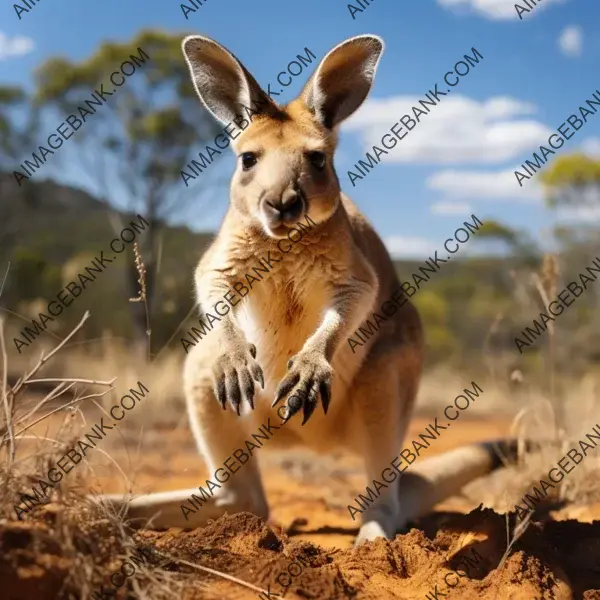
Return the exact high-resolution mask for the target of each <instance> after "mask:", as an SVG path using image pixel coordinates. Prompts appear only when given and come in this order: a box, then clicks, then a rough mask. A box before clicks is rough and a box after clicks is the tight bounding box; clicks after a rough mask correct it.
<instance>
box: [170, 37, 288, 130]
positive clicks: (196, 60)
mask: <svg viewBox="0 0 600 600" xmlns="http://www.w3.org/2000/svg"><path fill="white" fill-rule="evenodd" d="M181 48H182V50H183V55H184V56H185V60H186V62H187V64H188V67H189V68H190V74H191V77H192V81H193V82H194V87H195V88H196V92H198V96H200V100H201V101H202V103H203V104H204V106H205V107H206V108H207V109H208V111H209V112H211V113H212V114H213V116H214V117H216V118H217V119H218V120H219V121H222V122H223V123H229V122H231V121H233V119H235V118H237V117H239V116H241V115H243V114H245V113H243V109H244V107H246V108H251V109H252V110H253V111H254V112H257V113H259V114H266V113H269V112H270V113H273V114H274V113H277V112H278V108H277V105H276V104H275V103H274V102H273V101H272V100H271V99H270V98H269V97H268V96H267V94H266V93H265V92H264V91H263V90H262V89H261V87H260V85H258V83H257V82H256V79H254V77H252V75H251V74H250V73H249V72H248V70H247V69H246V67H244V65H243V64H242V63H241V62H240V61H239V60H238V59H237V58H236V57H235V56H234V55H233V54H232V53H231V52H229V50H227V49H226V48H224V47H223V46H221V45H220V44H217V42H215V41H214V40H211V39H209V38H206V37H202V36H199V35H189V36H187V37H186V38H185V39H184V40H183V42H182V44H181ZM246 114H247V113H246Z"/></svg>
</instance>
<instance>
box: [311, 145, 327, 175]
mask: <svg viewBox="0 0 600 600" xmlns="http://www.w3.org/2000/svg"><path fill="white" fill-rule="evenodd" d="M308 160H310V162H311V164H312V165H313V167H315V169H318V170H319V171H322V170H323V169H324V168H325V162H326V160H327V157H326V156H325V154H324V153H323V152H318V151H316V150H315V151H314V152H309V154H308Z"/></svg>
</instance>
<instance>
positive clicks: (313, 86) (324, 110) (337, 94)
mask: <svg viewBox="0 0 600 600" xmlns="http://www.w3.org/2000/svg"><path fill="white" fill-rule="evenodd" d="M383 48H384V43H383V40H382V39H381V38H380V37H378V36H376V35H357V36H356V37H352V38H350V39H348V40H346V41H344V42H342V43H341V44H339V45H338V46H336V47H335V48H334V49H333V50H331V51H330V52H329V54H327V56H325V58H324V59H323V60H322V61H321V63H320V64H319V66H318V67H317V70H316V71H315V73H314V75H313V76H312V77H311V78H310V80H309V81H308V83H307V84H306V85H305V86H304V89H303V90H302V93H301V94H300V97H301V98H302V100H304V102H305V103H306V105H307V106H308V108H309V109H310V110H311V111H312V112H313V113H314V115H315V117H316V118H317V119H318V120H319V122H320V123H322V124H323V125H324V126H325V127H327V128H328V129H332V128H333V127H335V126H336V125H339V124H340V123H341V122H342V121H343V120H344V119H347V118H348V117H349V116H350V115H351V114H352V113H353V112H354V111H355V110H356V109H357V108H358V107H359V106H360V105H361V104H362V103H363V102H364V100H365V98H366V97H367V95H368V93H369V90H370V89H371V86H372V84H373V79H374V77H375V71H376V70H377V65H378V63H379V59H380V58H381V54H382V52H383Z"/></svg>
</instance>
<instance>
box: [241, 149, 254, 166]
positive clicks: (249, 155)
mask: <svg viewBox="0 0 600 600" xmlns="http://www.w3.org/2000/svg"><path fill="white" fill-rule="evenodd" d="M255 164H256V154H254V152H244V153H243V154H242V168H243V169H244V171H247V170H248V169H251V168H252V167H253V166H254V165H255Z"/></svg>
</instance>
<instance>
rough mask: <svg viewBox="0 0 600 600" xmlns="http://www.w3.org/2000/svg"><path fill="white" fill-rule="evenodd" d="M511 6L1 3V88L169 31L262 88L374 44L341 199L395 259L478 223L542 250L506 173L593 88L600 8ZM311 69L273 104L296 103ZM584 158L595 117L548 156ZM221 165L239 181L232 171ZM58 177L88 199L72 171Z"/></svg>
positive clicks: (214, 201)
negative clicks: (205, 47)
mask: <svg viewBox="0 0 600 600" xmlns="http://www.w3.org/2000/svg"><path fill="white" fill-rule="evenodd" d="M363 1H364V0H363ZM21 4H22V3H21ZM514 4H515V3H514V2H508V1H506V0H412V1H409V0H371V5H370V6H369V7H368V8H366V9H364V10H363V11H362V12H358V13H356V14H355V19H353V18H352V16H351V15H350V12H349V10H348V3H347V2H342V1H340V0H326V1H323V0H303V1H302V2H290V1H289V0H288V1H287V2H282V1H281V0H279V1H278V0H254V2H247V1H242V0H204V6H202V7H200V8H199V9H198V10H197V11H196V12H195V13H190V14H189V15H188V16H189V19H188V20H186V19H185V17H184V15H183V13H182V11H181V8H180V3H179V2H176V1H174V0H161V1H160V2H152V1H147V0H146V1H142V0H127V1H126V2H124V1H123V0H102V2H81V1H80V0H61V1H60V2H59V1H58V0H41V1H40V3H39V4H38V5H36V6H35V7H34V8H33V9H31V10H30V11H29V12H28V13H22V14H21V17H22V18H21V20H19V19H18V17H17V15H16V13H15V10H14V8H13V4H12V3H11V2H5V3H3V4H2V6H1V7H0V82H1V83H2V84H19V85H23V86H25V87H27V88H31V85H32V79H31V75H32V72H33V70H34V68H35V67H36V66H37V65H38V64H39V63H40V62H42V61H43V60H45V59H46V58H48V57H50V56H54V55H64V56H66V57H68V58H69V59H71V60H81V59H84V58H86V57H88V56H89V55H91V54H92V53H93V52H94V50H95V48H96V47H97V46H98V45H99V44H100V43H102V42H103V41H105V40H117V41H121V42H125V41H127V40H129V39H131V38H133V36H135V34H136V33H137V32H138V31H139V30H140V29H142V28H162V29H166V30H168V31H172V32H181V33H182V34H193V33H199V34H203V35H208V36H210V37H213V38H214V39H216V40H217V41H219V42H220V43H222V44H224V45H225V46H226V47H228V48H229V49H231V50H232V51H233V52H234V53H235V54H236V55H237V56H238V57H239V58H240V59H241V60H242V61H243V62H244V64H245V65H246V67H247V68H248V69H249V70H250V71H251V72H252V73H253V74H254V75H255V77H256V78H257V80H258V81H259V82H260V83H261V84H263V85H264V86H265V88H266V85H267V83H268V82H269V81H271V82H274V81H275V77H276V75H277V73H279V72H280V71H281V70H283V69H285V68H286V66H287V64H288V62H289V61H290V60H293V59H294V58H295V57H296V55H297V54H299V53H302V54H303V53H304V52H303V50H304V48H305V47H309V48H310V49H311V50H312V51H313V52H314V54H316V55H317V57H318V59H319V60H320V59H321V58H322V56H324V54H325V53H326V52H327V51H328V50H330V49H331V48H332V47H333V46H335V45H336V44H338V43H339V42H341V41H342V40H344V39H345V38H347V37H350V36H353V35H357V34H361V33H374V34H377V35H380V36H381V37H383V39H384V41H385V43H386V50H385V53H384V55H383V58H382V60H381V61H380V64H379V69H378V72H377V76H376V79H375V85H374V87H373V90H372V92H371V95H370V97H369V100H368V101H367V102H366V103H365V104H364V105H363V106H362V107H361V109H360V110H359V112H358V113H357V114H356V115H355V116H354V117H352V118H351V119H350V120H349V121H348V122H347V123H345V124H343V125H342V129H341V131H342V135H341V142H340V147H339V154H338V157H337V159H336V166H337V170H338V174H339V176H340V181H341V183H342V188H343V189H344V191H346V193H349V195H350V196H351V197H352V198H353V199H354V200H355V201H356V202H357V203H358V204H359V206H360V207H361V209H362V210H363V211H364V213H365V214H366V215H367V216H368V217H369V219H370V220H371V221H372V222H373V223H374V224H375V226H376V228H377V230H378V231H379V233H380V234H381V236H382V237H383V238H384V239H385V240H386V242H387V244H388V247H389V248H390V250H392V252H393V253H394V254H396V255H399V256H402V255H406V256H421V255H425V254H428V252H429V249H432V248H436V247H438V248H439V247H440V245H441V244H442V243H443V241H444V240H445V239H446V238H447V237H448V236H449V235H451V234H452V232H453V231H454V229H455V228H456V226H458V225H459V224H460V223H462V222H463V220H464V219H465V218H467V217H469V215H470V214H471V213H475V214H476V215H477V216H478V217H479V218H480V219H481V220H485V219H486V218H494V219H497V220H500V221H502V222H504V223H506V224H508V225H510V226H512V227H517V228H520V229H524V230H527V231H529V232H530V233H531V234H532V235H533V236H535V237H537V238H540V237H541V236H544V232H545V231H547V229H548V227H549V226H550V225H551V224H552V223H553V222H554V221H555V220H556V216H555V215H552V214H551V213H549V211H548V210H547V209H546V208H544V204H543V200H542V197H541V191H540V189H539V188H538V186H537V181H536V178H535V177H534V178H533V179H532V180H530V181H527V182H525V184H524V186H523V188H519V186H518V184H517V181H516V179H515V178H514V175H513V174H512V171H513V169H514V168H516V167H517V166H518V165H519V164H521V163H522V162H524V160H526V159H528V158H531V154H532V152H534V151H535V150H536V149H537V147H538V146H539V144H541V143H544V142H545V141H546V140H547V139H548V135H549V134H550V133H551V131H553V130H555V129H556V128H557V127H558V126H559V125H560V124H561V123H563V122H564V121H565V120H566V118H567V117H568V116H569V115H571V114H572V112H574V111H576V109H577V107H578V106H579V105H581V104H584V101H585V99H586V98H591V97H592V93H593V92H594V91H595V90H596V89H600V77H599V76H598V74H597V73H598V62H599V59H600V35H598V28H599V27H600V4H598V2H597V0H543V2H541V4H540V5H539V6H538V7H537V8H535V9H534V10H532V11H531V12H530V13H529V14H527V13H525V14H524V19H523V20H519V18H518V16H517V13H516V11H515V8H514ZM357 5H358V4H357V3H355V6H357ZM521 5H522V6H525V4H524V3H521ZM472 47H476V48H477V50H478V51H479V52H480V53H481V54H482V55H483V57H484V59H483V60H482V61H480V64H479V65H477V66H476V67H475V68H473V69H472V71H471V72H470V73H469V74H468V75H467V76H466V77H464V78H462V79H461V81H460V83H459V85H458V86H457V87H456V88H455V89H454V90H453V91H452V94H451V97H446V98H443V99H442V101H441V103H440V105H439V106H438V107H436V108H434V109H433V110H432V111H431V114H430V115H428V116H426V117H424V118H423V121H422V122H421V123H420V124H419V125H418V126H417V127H416V128H415V129H414V130H413V131H411V133H410V135H409V136H407V137H406V139H405V140H403V141H402V142H400V145H399V146H397V147H396V149H395V151H394V150H392V151H390V153H389V155H388V156H385V157H384V158H383V160H382V163H381V164H379V165H378V166H377V167H376V168H375V169H374V170H373V171H372V172H371V173H370V174H369V175H368V176H367V177H366V178H365V179H364V180H363V181H359V182H358V185H357V186H356V187H354V188H353V187H352V185H351V184H350V181H349V179H348V176H347V175H346V172H347V170H348V169H349V168H352V165H354V163H356V162H357V161H358V160H359V159H360V158H364V153H365V151H367V150H368V149H369V148H370V146H371V145H372V144H373V143H375V140H377V139H380V138H381V136H382V135H383V134H384V133H385V132H386V131H388V130H389V128H390V127H391V126H392V125H393V124H394V123H395V122H396V121H397V120H398V119H399V118H400V117H401V116H402V114H404V109H405V108H406V107H410V105H411V104H413V99H415V98H421V97H423V96H424V94H425V93H426V92H427V91H428V90H429V89H431V88H433V85H434V84H435V83H436V82H442V78H443V76H444V74H445V73H446V72H447V71H449V70H450V69H452V68H453V65H454V64H455V62H456V61H457V60H459V59H461V58H462V57H463V55H464V54H465V53H469V54H470V53H471V48H472ZM182 60H183V58H182ZM310 72H312V69H311V70H310V71H309V70H307V71H306V73H303V74H302V75H301V76H299V77H297V78H296V79H294V81H293V83H292V84H291V85H290V86H289V87H288V88H286V91H285V92H284V94H283V95H282V96H280V97H279V98H278V99H281V101H283V102H285V101H288V100H291V99H292V98H293V97H294V96H295V95H296V94H297V93H298V92H299V91H300V89H301V87H302V85H303V84H304V82H305V81H306V78H307V77H308V76H309V74H310ZM40 143H41V140H40ZM582 149H583V150H584V151H586V152H588V153H590V154H593V155H600V115H594V116H592V117H590V120H589V121H588V123H587V124H586V125H585V126H584V127H582V128H581V130H580V131H578V132H577V133H576V134H575V135H574V137H573V138H572V139H571V140H570V141H568V142H566V144H565V145H564V146H563V148H562V149H561V150H558V151H557V154H561V153H566V152H571V151H575V150H582ZM32 150H33V148H32ZM24 158H26V157H24ZM182 166H183V165H182ZM220 168H221V169H222V170H224V171H225V173H227V172H228V170H229V173H230V172H232V169H233V158H232V157H228V159H227V161H225V160H223V165H222V167H220ZM49 174H50V173H49V172H42V176H48V175H49ZM53 176H54V177H55V178H57V179H59V180H62V181H65V182H68V183H75V184H78V185H81V186H84V187H88V189H90V191H93V190H92V189H91V188H89V182H88V181H87V180H86V179H85V177H83V176H82V175H81V173H79V172H77V170H76V169H75V168H73V167H71V166H68V165H67V167H66V168H64V169H61V170H56V171H55V172H54V173H53ZM226 204H227V190H226V188H224V189H223V190H222V192H221V193H220V194H217V195H215V196H214V197H212V198H211V200H210V210H207V209H206V207H205V205H204V204H203V203H201V202H198V205H197V206H196V207H194V205H192V208H191V209H190V212H189V214H188V215H187V217H188V218H187V219H186V221H187V222H188V223H189V224H190V225H192V226H193V227H194V228H195V229H204V230H205V229H214V228H216V227H217V226H218V224H219V222H220V219H221V217H222V215H223V213H224V211H225V208H226ZM560 218H561V219H570V220H575V219H577V218H584V219H585V220H586V222H589V221H590V219H596V220H600V211H599V210H597V209H588V210H587V211H586V212H585V213H583V214H582V213H579V214H575V213H570V214H563V215H561V216H560Z"/></svg>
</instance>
